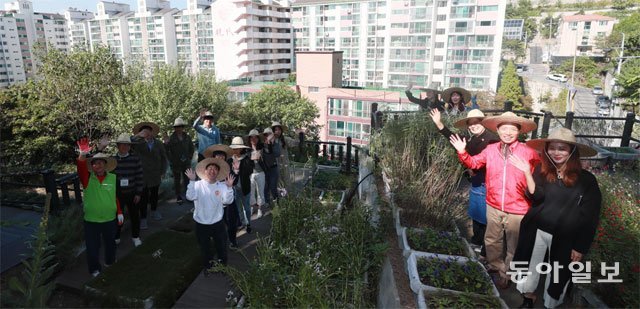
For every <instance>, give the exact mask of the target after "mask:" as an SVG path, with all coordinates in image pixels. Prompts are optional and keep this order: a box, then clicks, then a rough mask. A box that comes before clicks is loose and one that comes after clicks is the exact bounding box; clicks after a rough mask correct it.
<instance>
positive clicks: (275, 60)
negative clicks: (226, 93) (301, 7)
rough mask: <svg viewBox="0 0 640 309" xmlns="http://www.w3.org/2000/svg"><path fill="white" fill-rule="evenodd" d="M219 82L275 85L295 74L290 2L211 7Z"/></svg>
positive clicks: (241, 0)
mask: <svg viewBox="0 0 640 309" xmlns="http://www.w3.org/2000/svg"><path fill="white" fill-rule="evenodd" d="M211 9H212V10H211V11H212V15H213V16H212V18H213V31H214V57H215V67H216V69H215V71H216V79H218V80H234V79H245V80H251V81H273V80H279V79H285V78H287V77H288V76H289V74H290V73H291V71H292V66H293V63H292V60H293V34H292V31H291V12H290V10H291V9H290V4H289V1H288V0H282V1H275V0H261V1H259V0H225V1H220V0H219V1H215V2H214V3H213V4H212V5H211Z"/></svg>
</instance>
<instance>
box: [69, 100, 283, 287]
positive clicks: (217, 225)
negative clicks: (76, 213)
mask: <svg viewBox="0 0 640 309" xmlns="http://www.w3.org/2000/svg"><path fill="white" fill-rule="evenodd" d="M213 120H214V115H213V114H212V113H211V112H209V111H206V110H201V111H200V114H199V115H198V117H197V118H196V120H195V121H194V123H193V126H192V127H193V128H194V129H195V131H196V133H197V140H198V147H197V155H198V159H197V161H198V163H197V165H196V167H195V170H194V169H192V161H193V159H194V154H195V153H196V147H195V146H194V143H193V140H192V139H191V136H189V134H188V133H186V132H185V128H186V127H187V124H186V122H185V121H184V120H183V119H182V118H180V117H178V118H176V119H175V121H174V124H173V129H174V130H173V133H172V134H171V135H170V136H169V135H167V134H166V133H165V134H164V136H163V138H162V140H160V139H159V138H158V134H159V132H160V127H159V126H158V125H157V124H155V123H153V122H140V123H138V124H136V125H135V126H134V128H133V135H130V134H127V133H122V134H120V135H119V136H118V138H117V139H116V140H115V145H116V148H117V151H116V154H114V155H107V154H105V153H103V151H104V150H105V148H106V147H107V146H108V145H109V144H110V141H109V139H108V138H102V139H101V140H100V142H99V143H98V145H97V150H98V152H97V153H95V154H94V155H92V156H90V155H89V153H90V152H91V151H92V146H90V141H89V140H88V139H86V138H83V139H80V140H79V141H78V142H77V146H78V152H79V156H78V158H77V160H76V165H77V170H78V175H79V177H80V180H81V183H82V185H83V187H84V226H85V229H84V230H85V242H86V247H87V262H88V268H89V273H91V274H92V275H93V276H97V275H98V274H99V273H100V272H101V270H102V265H101V264H100V257H99V253H100V247H101V244H102V243H104V248H105V250H104V251H105V258H104V263H105V266H109V265H111V264H112V263H113V262H114V261H115V252H116V246H117V245H118V244H120V234H121V227H122V224H123V222H124V212H123V210H126V212H127V213H128V214H129V218H130V220H131V236H132V241H133V244H134V246H136V247H137V246H140V245H141V244H142V240H141V239H140V230H141V229H147V228H148V224H149V223H148V222H147V214H148V208H151V211H150V213H149V214H150V217H151V218H153V219H155V220H162V218H163V217H162V214H161V213H160V212H159V211H158V189H159V187H160V183H161V182H162V178H163V176H164V174H165V172H166V170H167V167H169V166H170V167H171V171H172V174H173V180H174V181H173V182H174V192H175V196H176V203H177V204H182V203H183V202H184V200H185V199H186V200H189V201H192V202H193V204H194V208H193V210H192V211H193V219H194V221H195V224H196V229H195V232H196V236H197V240H198V244H199V245H200V248H201V252H202V256H203V260H204V263H205V265H204V267H205V270H208V269H210V268H211V266H212V265H213V263H214V262H219V263H222V264H226V262H227V246H230V247H231V248H238V242H237V240H236V233H237V231H238V229H243V228H245V229H246V232H247V233H251V232H252V229H251V216H252V214H253V209H255V211H256V217H257V218H259V217H261V216H262V212H263V210H264V209H263V208H264V207H265V206H269V205H273V204H274V202H276V201H277V199H278V198H279V190H278V184H279V183H286V181H285V180H284V179H281V177H280V175H281V168H282V169H286V165H287V164H288V159H287V158H285V157H286V156H287V151H286V149H287V142H289V141H290V139H285V136H284V132H285V128H284V126H283V125H281V124H280V123H279V122H273V123H272V124H271V126H270V127H267V128H266V129H264V131H263V132H262V133H260V132H259V131H258V130H256V129H253V130H251V131H250V132H249V134H248V135H247V136H246V142H245V138H243V137H242V136H236V137H234V138H233V140H232V142H231V144H230V145H223V144H221V143H220V141H221V138H220V130H219V129H218V128H217V127H216V126H215V125H214V121H213ZM285 172H286V170H285ZM282 178H286V177H282ZM212 238H213V240H214V243H215V249H216V255H217V259H216V260H214V256H213V253H212V249H211V239H212ZM205 274H208V272H206V271H205Z"/></svg>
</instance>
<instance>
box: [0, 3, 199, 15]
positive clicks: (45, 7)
mask: <svg viewBox="0 0 640 309" xmlns="http://www.w3.org/2000/svg"><path fill="white" fill-rule="evenodd" d="M9 2H13V1H11V0H0V3H2V6H1V7H0V9H2V10H3V9H4V5H5V3H9ZM31 2H32V3H33V10H34V11H36V12H43V13H63V12H64V11H65V10H66V9H67V8H69V7H74V8H77V9H80V10H89V11H91V12H94V13H95V12H96V7H97V6H98V2H99V0H31ZM110 2H114V1H110ZM115 2H119V3H126V4H129V5H130V6H131V10H134V11H135V10H137V9H138V7H137V5H136V2H137V1H136V0H118V1H115ZM170 3H171V7H174V8H177V9H185V8H187V0H171V1H170Z"/></svg>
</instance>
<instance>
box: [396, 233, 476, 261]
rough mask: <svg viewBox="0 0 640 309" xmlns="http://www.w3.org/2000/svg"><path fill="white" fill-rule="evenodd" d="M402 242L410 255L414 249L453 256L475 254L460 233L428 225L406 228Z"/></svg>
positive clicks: (405, 250)
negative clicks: (420, 227) (436, 228)
mask: <svg viewBox="0 0 640 309" xmlns="http://www.w3.org/2000/svg"><path fill="white" fill-rule="evenodd" d="M401 243H402V247H403V248H402V249H403V251H404V255H405V256H408V255H409V254H410V253H411V251H412V250H415V251H422V252H430V253H436V254H446V255H452V256H464V257H473V256H475V255H474V254H473V251H472V249H471V248H470V247H469V244H468V243H467V241H466V240H465V239H464V238H462V237H460V235H459V234H458V233H456V232H451V231H438V230H435V229H432V228H428V227H427V228H423V229H416V228H405V229H403V233H402V242H401Z"/></svg>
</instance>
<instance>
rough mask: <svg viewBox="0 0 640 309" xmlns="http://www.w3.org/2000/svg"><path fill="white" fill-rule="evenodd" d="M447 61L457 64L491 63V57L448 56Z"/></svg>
mask: <svg viewBox="0 0 640 309" xmlns="http://www.w3.org/2000/svg"><path fill="white" fill-rule="evenodd" d="M447 61H454V62H458V63H467V62H492V61H493V56H448V57H447Z"/></svg>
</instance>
